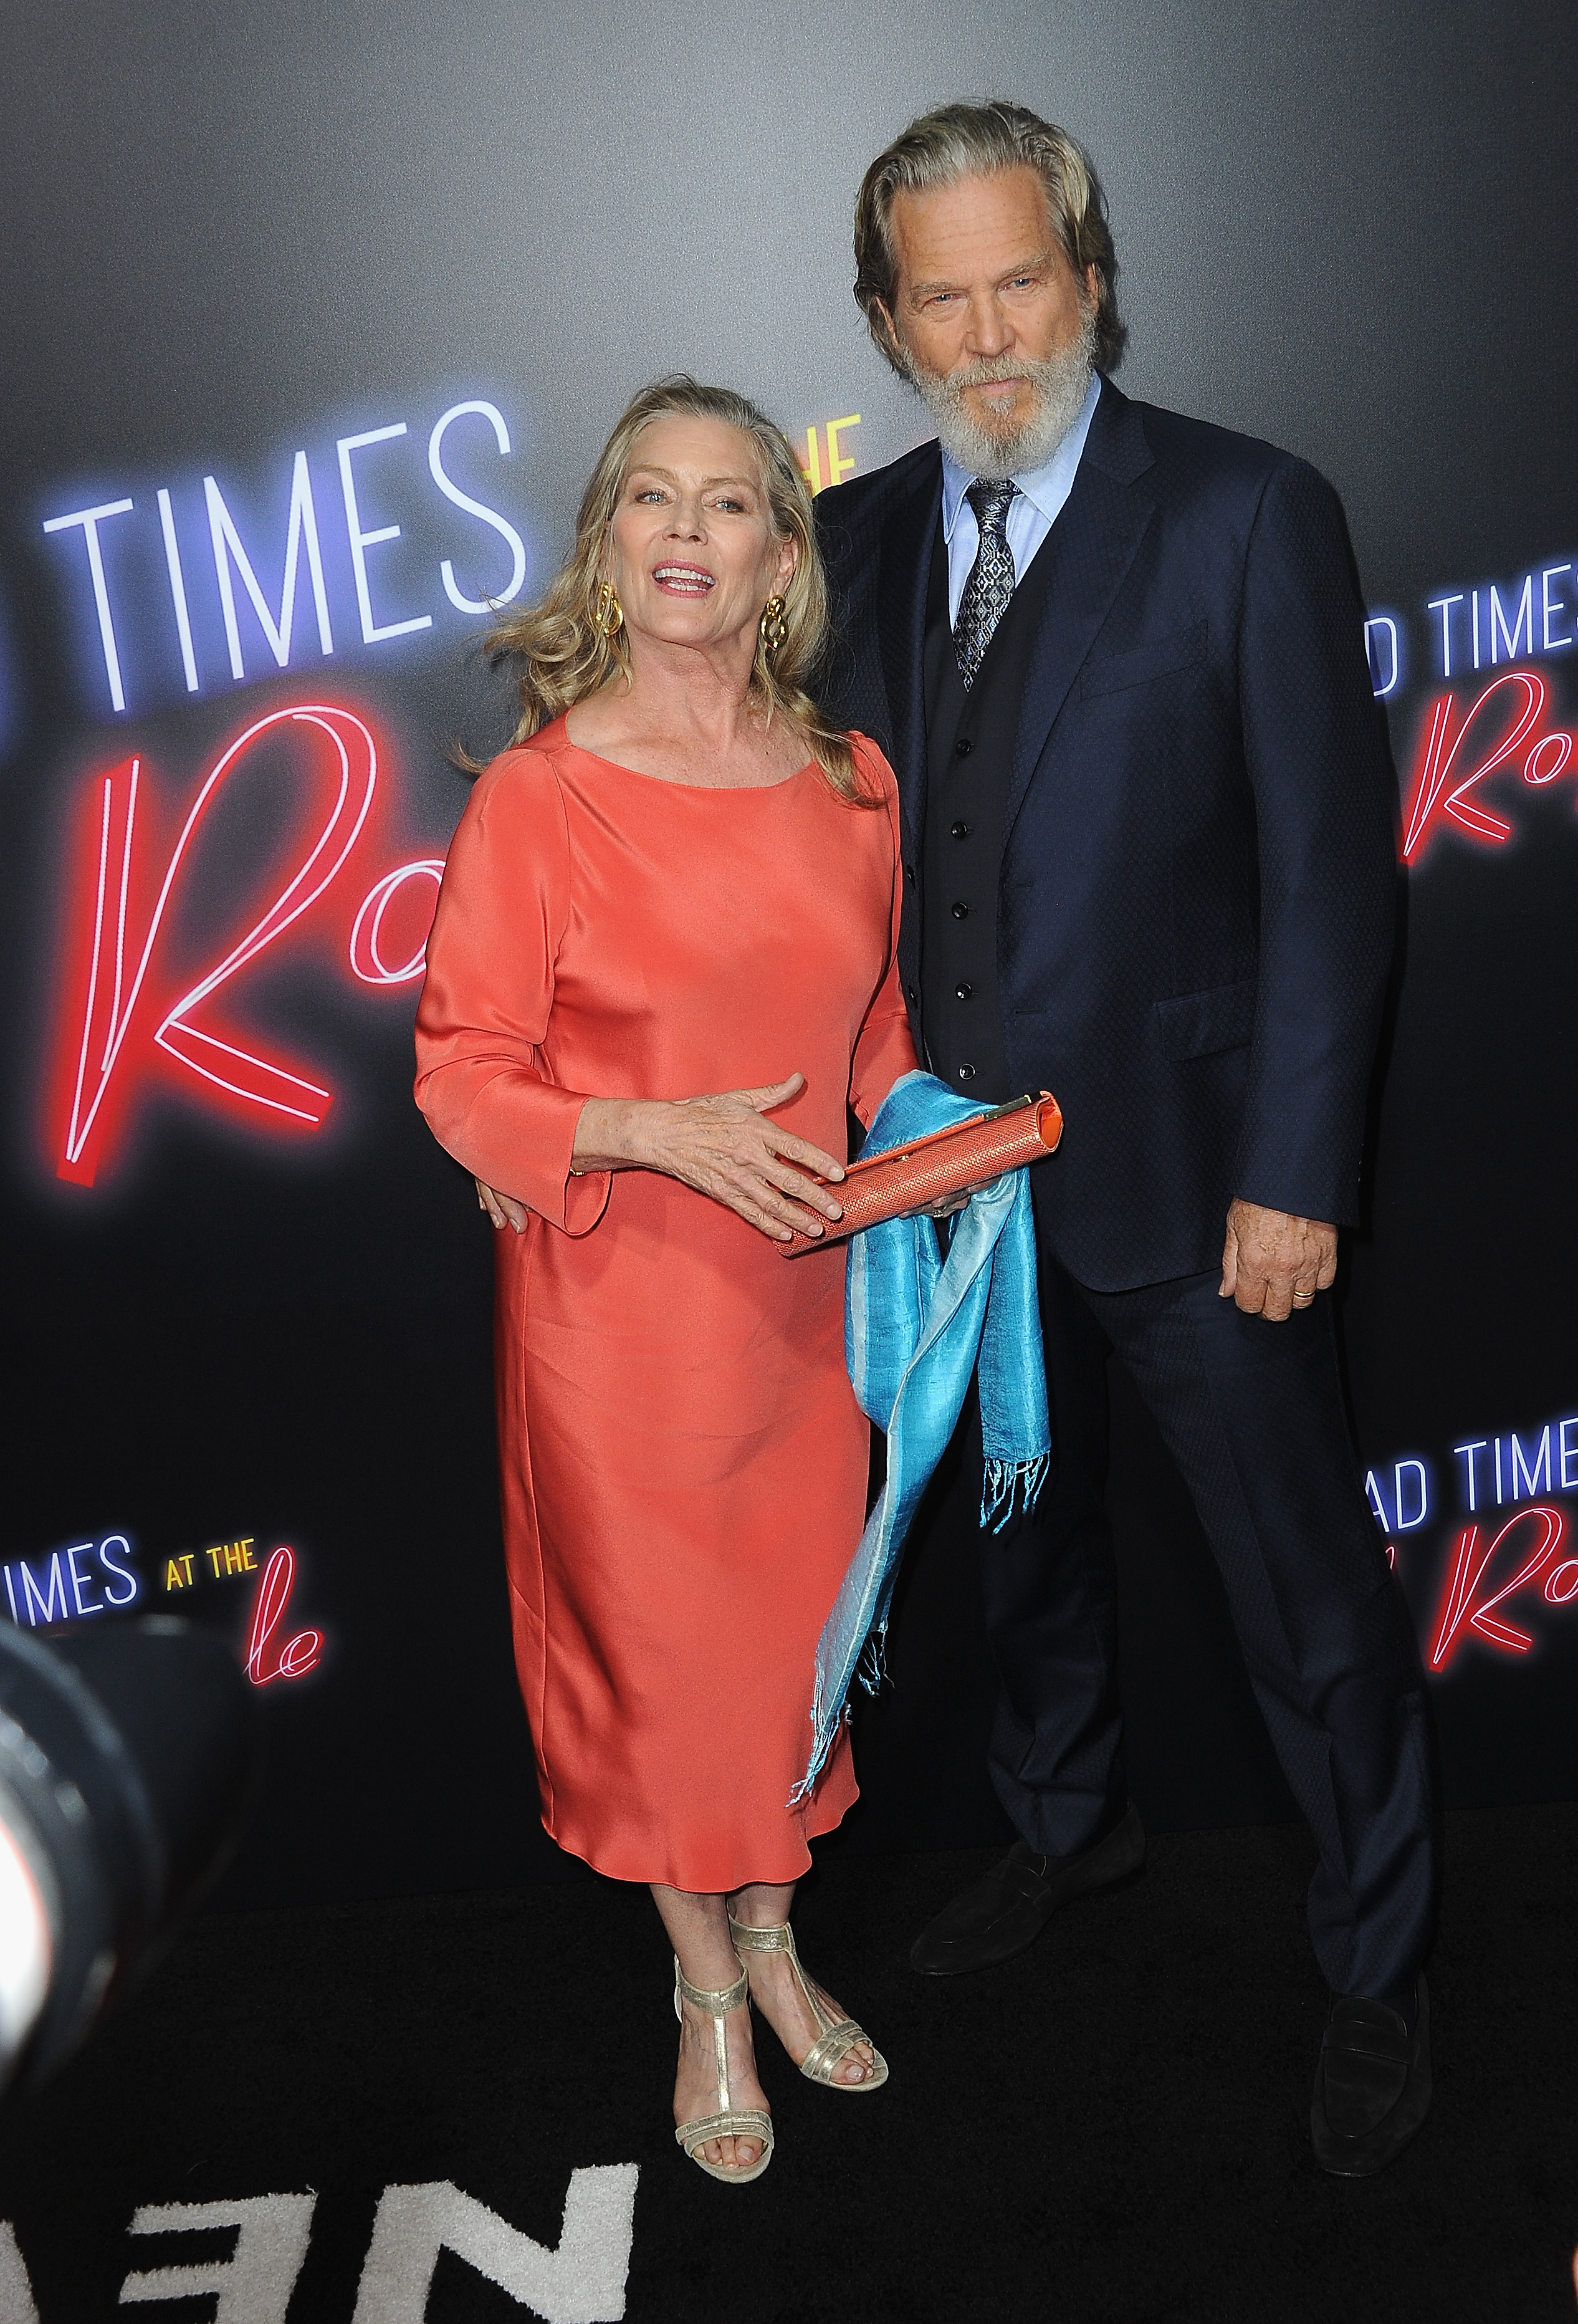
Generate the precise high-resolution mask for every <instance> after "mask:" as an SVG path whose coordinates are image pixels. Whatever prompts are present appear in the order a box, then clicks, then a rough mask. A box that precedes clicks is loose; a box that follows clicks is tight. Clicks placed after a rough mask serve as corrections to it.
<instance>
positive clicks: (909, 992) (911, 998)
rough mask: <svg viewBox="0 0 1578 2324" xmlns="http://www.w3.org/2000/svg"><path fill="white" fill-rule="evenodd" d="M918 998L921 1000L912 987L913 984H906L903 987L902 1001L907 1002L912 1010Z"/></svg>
mask: <svg viewBox="0 0 1578 2324" xmlns="http://www.w3.org/2000/svg"><path fill="white" fill-rule="evenodd" d="M920 998H921V996H920V994H919V993H918V992H917V991H916V990H915V988H914V986H913V984H906V985H905V987H904V999H905V1000H906V1001H908V1002H909V1004H910V1006H911V1008H912V1009H913V1007H914V1005H915V1003H916V1001H919V999H920Z"/></svg>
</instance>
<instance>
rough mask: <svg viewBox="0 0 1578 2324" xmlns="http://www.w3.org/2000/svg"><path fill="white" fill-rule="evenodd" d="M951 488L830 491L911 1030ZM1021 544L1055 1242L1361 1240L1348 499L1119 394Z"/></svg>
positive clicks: (1363, 1043) (1368, 834)
mask: <svg viewBox="0 0 1578 2324" xmlns="http://www.w3.org/2000/svg"><path fill="white" fill-rule="evenodd" d="M940 490H941V457H940V452H939V450H938V447H937V446H936V444H935V443H931V444H925V445H922V447H920V448H919V450H917V451H914V452H911V453H908V454H906V455H905V457H904V458H903V459H901V460H897V461H895V463H894V464H893V466H891V467H887V468H884V469H880V470H878V471H877V472H876V473H875V474H873V475H867V476H859V477H856V478H854V479H852V480H851V481H850V482H849V483H848V484H841V485H839V486H838V487H837V488H836V489H835V490H832V491H830V492H825V493H821V494H820V495H819V497H818V499H817V502H816V515H817V531H818V536H819V539H820V540H821V546H822V549H823V553H824V555H825V557H826V559H827V563H828V567H829V572H830V581H831V584H832V590H833V602H834V609H835V612H834V622H835V645H834V650H833V654H832V659H831V663H830V674H829V679H828V683H827V685H826V686H825V687H824V689H823V694H824V700H825V702H826V706H827V708H828V709H829V710H830V713H831V714H832V715H833V716H834V717H835V718H837V720H838V721H839V724H843V725H847V726H852V727H858V728H860V729H861V730H862V731H863V732H865V733H867V734H869V735H871V736H872V738H873V739H874V740H875V741H876V742H879V743H880V744H881V746H882V748H883V749H884V750H885V752H886V753H887V755H888V757H889V759H890V760H891V761H892V762H893V766H894V770H895V774H896V775H897V778H898V787H899V794H900V798H901V799H902V802H903V807H904V849H905V876H906V883H907V884H906V893H905V899H904V900H905V907H906V909H905V915H904V932H903V936H902V939H901V947H900V960H901V968H902V973H903V976H904V987H905V991H906V994H907V996H908V999H909V1001H910V1007H911V1013H912V1018H913V1019H914V1018H916V1017H917V1011H918V1008H919V995H920V984H921V980H920V973H919V942H920V938H919V922H920V914H919V910H918V900H917V899H918V891H917V889H916V885H915V883H916V881H917V880H918V878H919V876H920V871H921V865H922V851H921V845H920V841H921V832H922V817H923V816H924V812H925V796H926V745H925V708H924V701H923V695H922V630H923V624H924V620H925V610H926V590H927V580H928V575H929V570H930V562H931V549H932V543H933V540H934V538H935V530H936V526H937V522H938V511H939V506H940ZM1038 555H1039V556H1040V557H1042V558H1051V559H1052V560H1053V565H1054V571H1053V573H1052V574H1051V575H1050V576H1049V577H1050V588H1049V591H1048V594H1047V596H1046V600H1045V611H1044V613H1043V615H1042V619H1041V635H1040V637H1039V639H1038V641H1037V644H1036V650H1035V653H1034V656H1033V659H1032V665H1031V678H1030V681H1029V684H1028V685H1027V687H1026V688H1025V692H1024V696H1023V702H1022V704H1021V705H1020V710H1019V718H1018V733H1017V741H1016V743H1015V747H1014V758H1013V765H1012V769H1011V771H1010V776H1009V783H1008V797H1007V807H1006V814H1005V823H1004V844H1003V857H1002V869H1001V874H1000V879H999V884H998V892H997V968H998V990H999V995H1000V999H1001V1003H1002V1010H1003V1031H1004V1037H1005V1049H1006V1055H1007V1061H1008V1068H1009V1074H1010V1076H1011V1080H1012V1084H1013V1086H1014V1088H1015V1089H1018V1090H1032V1089H1043V1088H1044V1089H1050V1090H1051V1091H1053V1092H1054V1093H1055V1094H1056V1095H1057V1097H1058V1099H1059V1101H1060V1103H1061V1105H1062V1108H1063V1113H1064V1118H1065V1123H1066V1128H1065V1131H1064V1138H1063V1144H1062V1148H1061V1150H1060V1154H1059V1155H1058V1157H1056V1159H1055V1160H1053V1161H1051V1162H1049V1163H1047V1164H1045V1165H1044V1166H1043V1167H1041V1168H1040V1169H1038V1170H1037V1172H1036V1173H1035V1186H1036V1195H1037V1207H1038V1211H1039V1212H1040V1213H1041V1219H1042V1223H1043V1228H1044V1231H1046V1232H1047V1234H1048V1235H1049V1237H1050V1241H1051V1245H1052V1248H1053V1249H1054V1250H1056V1252H1057V1253H1058V1256H1059V1257H1060V1259H1061V1260H1062V1262H1063V1264H1064V1265H1065V1266H1066V1267H1067V1268H1069V1271H1070V1273H1072V1274H1073V1275H1074V1276H1075V1277H1077V1278H1078V1280H1079V1281H1081V1282H1083V1283H1086V1284H1087V1285H1089V1286H1091V1288H1092V1289H1096V1290H1104V1291H1116V1290H1125V1289H1131V1288H1133V1287H1134V1286H1137V1285H1140V1284H1145V1283H1160V1282H1165V1281H1168V1280H1170V1279H1171V1278H1173V1277H1179V1276H1183V1275H1192V1274H1196V1273H1200V1272H1203V1271H1204V1270H1206V1268H1212V1267H1215V1266H1216V1265H1217V1264H1218V1262H1219V1261H1220V1259H1221V1256H1222V1238H1223V1230H1224V1225H1225V1217H1226V1212H1227V1208H1228V1205H1229V1203H1231V1201H1232V1200H1233V1198H1234V1195H1242V1196H1243V1197H1244V1198H1245V1200H1247V1201H1250V1202H1254V1203H1266V1204H1268V1205H1269V1206H1271V1208H1273V1209H1276V1210H1281V1211H1290V1212H1296V1213H1300V1214H1302V1215H1303V1216H1305V1217H1307V1218H1316V1219H1326V1220H1331V1221H1334V1222H1337V1223H1339V1224H1350V1223H1352V1222H1353V1221H1354V1219H1355V1217H1356V1214H1357V1205H1358V1196H1359V1172H1360V1157H1361V1150H1362V1142H1363V1131H1364V1113H1365V1100H1366V1093H1367V1090H1368V1085H1369V1081H1370V1075H1371V1069H1372V1059H1373V1055H1374V1048H1375V1041H1376V1035H1377V1029H1378V1026H1379V1021H1380V1016H1381V1003H1382V1000H1383V996H1384V991H1385V987H1386V982H1387V976H1388V972H1389V967H1390V959H1391V950H1392V939H1393V930H1394V923H1395V912H1396V890H1397V878H1398V874H1397V855H1396V850H1395V843H1394V837H1393V825H1394V818H1395V812H1396V789H1395V784H1394V780H1393V777H1392V772H1391V765H1390V757H1389V754H1388V750H1387V743H1386V737H1385V729H1384V725H1383V723H1382V720H1381V712H1380V709H1379V706H1378V705H1377V704H1376V702H1375V700H1374V697H1373V695H1372V687H1371V679H1370V673H1369V669H1368V665H1367V661H1366V657H1365V653H1364V648H1363V626H1362V625H1363V619H1364V614H1363V606H1362V600H1361V597H1360V595H1359V588H1358V581H1357V576H1356V574H1355V571H1354V567H1353V552H1352V549H1351V548H1350V546H1349V542H1348V535H1347V530H1346V526H1345V524H1344V518H1343V512H1342V507H1341V504H1340V503H1339V502H1338V500H1337V496H1336V494H1335V493H1334V491H1333V490H1332V488H1331V486H1330V485H1329V484H1327V483H1326V481H1325V479H1324V478H1323V477H1322V476H1320V475H1318V474H1317V472H1316V470H1315V469H1313V468H1312V467H1310V466H1307V463H1306V462H1304V461H1302V460H1298V459H1295V458H1294V457H1291V455H1289V453H1286V452H1281V451H1279V450H1277V449H1276V447H1274V446H1272V445H1269V444H1262V443H1259V442H1257V441H1255V440H1254V439H1253V438H1249V437H1245V436H1237V435H1234V434H1231V433H1229V432H1228V431H1227V430H1226V429H1220V428H1213V427H1209V426H1207V425H1206V424H1205V423H1204V422H1202V421H1199V420H1187V419H1184V418H1182V417H1180V416H1179V414H1178V413H1176V412H1170V411H1163V410H1159V409H1158V408H1157V407H1155V406H1154V405H1151V404H1144V403H1137V402H1131V401H1129V399H1128V398H1127V397H1126V396H1124V395H1122V394H1120V393H1119V392H1118V390H1117V389H1116V388H1115V387H1114V386H1113V385H1112V383H1111V382H1110V381H1108V382H1106V383H1105V385H1104V386H1103V389H1102V393H1101V399H1100V401H1099V402H1098V403H1097V405H1096V413H1095V417H1094V419H1093V420H1092V423H1091V428H1090V433H1089V436H1088V438H1087V442H1086V446H1085V451H1084V456H1083V457H1082V459H1081V461H1080V463H1079V470H1078V475H1077V477H1076V479H1075V483H1074V489H1073V492H1072V493H1071V494H1070V495H1069V501H1068V503H1067V505H1066V507H1065V508H1064V510H1063V512H1062V513H1061V515H1060V517H1059V519H1058V521H1057V522H1056V523H1055V524H1054V525H1053V527H1052V529H1051V531H1050V534H1049V535H1048V537H1047V539H1046V541H1045V542H1044V543H1043V545H1042V547H1041V549H1040V551H1039V552H1038ZM914 1030H915V1033H916V1042H917V1047H920V1046H921V1043H922V1039H923V1032H924V1028H923V1027H922V1026H921V1025H920V1024H919V1022H918V1020H917V1021H916V1023H915V1025H914ZM924 1054H925V1052H924V1049H923V1048H922V1056H923V1055H924Z"/></svg>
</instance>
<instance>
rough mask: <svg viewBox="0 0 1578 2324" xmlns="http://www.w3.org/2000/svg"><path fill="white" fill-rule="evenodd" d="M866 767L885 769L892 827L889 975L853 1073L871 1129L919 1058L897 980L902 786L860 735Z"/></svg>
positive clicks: (854, 1098)
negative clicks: (889, 1096)
mask: <svg viewBox="0 0 1578 2324" xmlns="http://www.w3.org/2000/svg"><path fill="white" fill-rule="evenodd" d="M857 750H858V754H859V756H860V758H861V760H862V761H863V762H864V769H863V770H864V771H867V775H868V776H869V770H870V769H871V764H872V762H873V761H875V763H876V767H877V768H879V769H880V770H881V773H882V777H883V782H884V788H885V793H886V809H887V818H888V822H889V825H891V827H892V831H893V918H892V934H891V936H890V938H889V944H888V955H887V973H886V974H885V976H884V978H883V980H882V982H881V984H880V985H879V987H878V988H877V992H876V999H875V1000H874V1001H872V1004H871V1006H870V1008H869V1009H868V1010H867V1012H866V1022H865V1023H864V1024H863V1025H862V1026H861V1028H860V1037H859V1039H858V1041H857V1042H856V1044H855V1056H854V1059H853V1062H852V1065H851V1067H850V1072H849V1102H850V1104H851V1105H852V1106H853V1107H854V1109H855V1111H856V1112H857V1113H858V1115H859V1117H860V1120H862V1121H863V1122H864V1123H865V1124H866V1126H867V1129H869V1128H870V1126H871V1117H872V1115H873V1114H874V1113H875V1112H876V1109H877V1107H878V1106H879V1105H880V1104H881V1103H882V1101H883V1099H884V1098H885V1096H886V1095H887V1093H888V1092H889V1090H890V1089H892V1087H893V1085H894V1084H895V1082H896V1081H897V1080H898V1079H899V1076H900V1075H901V1074H913V1072H914V1071H915V1070H916V1067H917V1065H919V1063H920V1060H919V1059H918V1058H917V1056H916V1055H915V1045H914V1042H913V1040H912V1038H911V1037H910V1019H909V1012H908V1011H907V1010H906V1009H905V1007H904V988H903V986H902V984H901V983H900V981H899V920H900V917H901V915H902V913H903V910H904V864H903V854H902V843H901V840H900V835H899V807H898V789H897V786H896V785H895V781H894V777H893V770H892V769H891V768H890V767H889V766H888V763H887V761H886V760H885V758H884V757H883V756H882V753H881V752H879V751H878V750H877V748H876V744H875V743H874V742H867V741H865V739H864V738H863V737H862V738H861V740H860V742H858V744H857Z"/></svg>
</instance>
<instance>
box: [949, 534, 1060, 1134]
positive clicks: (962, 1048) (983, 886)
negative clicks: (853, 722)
mask: <svg viewBox="0 0 1578 2324" xmlns="http://www.w3.org/2000/svg"><path fill="white" fill-rule="evenodd" d="M1043 546H1044V544H1043ZM1052 564H1053V560H1052V558H1050V557H1043V556H1041V555H1040V554H1039V553H1038V554H1037V555H1036V556H1035V557H1033V558H1032V559H1031V563H1030V567H1029V569H1028V570H1027V571H1026V572H1025V574H1024V575H1023V577H1022V578H1021V580H1020V582H1019V584H1018V586H1016V588H1015V589H1014V595H1013V597H1012V599H1011V600H1010V602H1009V605H1008V610H1007V611H1006V613H1005V614H1004V616H1003V618H1002V620H1001V621H1000V622H998V624H997V627H996V629H995V632H994V633H993V637H992V642H991V644H990V645H989V646H988V647H987V648H986V654H985V656H984V657H983V659H982V661H981V666H980V669H978V670H977V673H976V682H975V684H974V685H973V686H972V687H970V688H969V690H968V693H967V692H966V690H965V686H964V681H963V680H962V679H961V678H960V677H959V660H958V657H957V656H956V654H955V652H954V648H953V632H952V631H951V630H950V627H949V622H948V548H947V544H946V542H945V541H944V539H943V537H942V514H941V511H940V510H939V511H938V516H937V529H936V532H935V534H934V536H933V539H932V546H931V580H930V585H929V587H928V591H927V601H926V636H925V646H924V650H923V659H922V672H923V682H924V687H925V699H926V822H925V830H924V833H923V835H922V846H921V1023H922V1034H923V1037H924V1040H925V1046H926V1053H927V1061H928V1063H929V1064H930V1066H931V1071H932V1072H933V1073H934V1074H937V1075H938V1077H939V1079H940V1080H942V1081H945V1082H947V1083H948V1084H949V1085H950V1088H952V1089H955V1090H957V1091H958V1092H959V1095H960V1096H961V1097H972V1098H973V1097H978V1098H979V1099H980V1100H981V1102H982V1103H983V1104H984V1105H996V1104H1001V1103H1003V1102H1005V1100H1006V1099H1008V1098H1011V1097H1020V1096H1022V1095H1023V1092H1022V1091H1020V1090H1014V1089H1010V1088H1009V1086H1008V1066H1007V1062H1006V1056H1005V1047H1004V1040H1003V1010H1002V1006H1001V1003H1000V1001H999V999H998V993H997V884H998V878H999V875H1000V873H1001V871H1002V866H1003V842H1004V837H1005V833H1004V829H1003V822H1004V816H1005V808H1006V803H1007V798H1008V787H1009V782H1010V780H1011V778H1012V775H1013V769H1014V740H1015V737H1016V735H1017V733H1018V728H1019V705H1020V702H1021V700H1022V699H1023V693H1024V687H1025V681H1026V678H1027V677H1028V675H1029V669H1030V659H1031V656H1032V653H1033V652H1034V650H1035V641H1036V637H1037V634H1038V632H1039V630H1040V626H1041V604H1042V601H1043V599H1044V598H1045V595H1046V592H1047V586H1048V583H1049V578H1050V574H1051V570H1052Z"/></svg>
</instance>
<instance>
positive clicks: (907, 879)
mask: <svg viewBox="0 0 1578 2324" xmlns="http://www.w3.org/2000/svg"><path fill="white" fill-rule="evenodd" d="M914 884H915V867H914V865H913V863H906V864H905V865H904V885H905V886H906V887H908V888H913V886H914Z"/></svg>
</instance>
